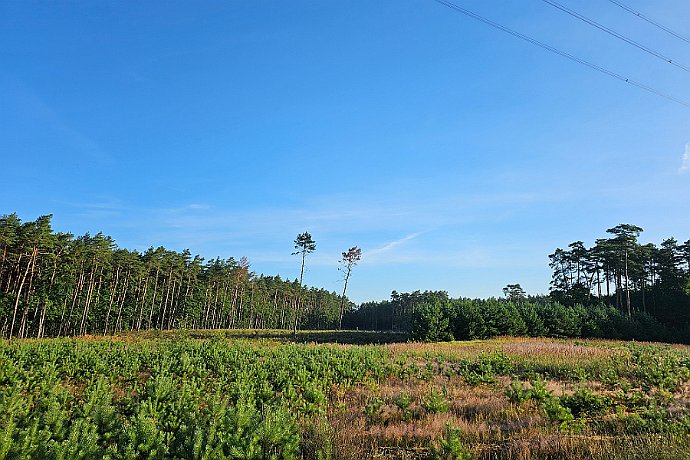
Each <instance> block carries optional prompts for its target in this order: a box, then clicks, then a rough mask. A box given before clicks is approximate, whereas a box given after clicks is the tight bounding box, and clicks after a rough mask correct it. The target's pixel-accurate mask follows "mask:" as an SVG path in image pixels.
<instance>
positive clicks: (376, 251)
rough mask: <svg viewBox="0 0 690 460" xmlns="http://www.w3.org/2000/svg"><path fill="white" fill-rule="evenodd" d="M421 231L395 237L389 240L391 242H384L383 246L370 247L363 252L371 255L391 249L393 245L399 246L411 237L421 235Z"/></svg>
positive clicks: (411, 238)
mask: <svg viewBox="0 0 690 460" xmlns="http://www.w3.org/2000/svg"><path fill="white" fill-rule="evenodd" d="M422 233H423V232H417V233H412V234H410V235H407V236H404V237H402V238H400V239H397V240H394V241H391V242H389V243H386V244H384V245H383V246H381V247H378V248H376V249H370V250H369V251H366V253H365V254H366V255H367V256H371V255H377V254H383V253H386V252H388V251H390V250H391V249H393V248H395V247H397V246H400V245H401V244H403V243H405V242H406V241H410V240H413V239H415V238H417V237H418V236H419V235H421V234H422Z"/></svg>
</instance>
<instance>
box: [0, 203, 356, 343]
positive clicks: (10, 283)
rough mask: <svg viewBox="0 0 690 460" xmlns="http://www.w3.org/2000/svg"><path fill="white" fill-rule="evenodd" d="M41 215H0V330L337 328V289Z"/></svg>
mask: <svg viewBox="0 0 690 460" xmlns="http://www.w3.org/2000/svg"><path fill="white" fill-rule="evenodd" d="M51 218H52V216H51V215H46V216H41V217H39V218H37V219H36V220H35V221H26V222H22V221H21V220H20V219H19V217H18V216H17V214H10V215H5V216H2V217H0V334H1V335H2V337H6V338H12V337H24V338H26V337H36V338H41V337H46V336H53V337H55V336H71V335H88V334H90V335H107V334H114V333H118V332H121V331H132V330H135V331H139V330H147V329H173V328H204V329H220V328H256V329H264V328H266V329H277V328H279V329H299V328H304V329H315V328H334V327H337V326H338V322H339V318H340V314H341V313H340V312H341V307H342V302H341V296H339V295H337V294H336V293H334V292H328V291H326V290H324V289H316V288H305V287H303V286H302V285H301V283H300V282H299V281H297V280H295V281H294V282H293V281H288V280H282V279H281V278H280V277H279V276H264V275H257V274H255V273H253V272H252V271H251V270H250V265H249V262H248V260H247V259H246V258H244V257H242V258H241V259H239V260H235V259H233V258H230V259H219V258H217V259H213V260H209V261H204V259H203V258H202V257H200V256H198V255H197V256H193V255H192V254H191V252H190V251H189V250H184V251H182V252H176V251H171V250H168V249H165V248H163V247H158V248H153V247H151V248H150V249H148V250H147V251H145V252H143V253H141V252H138V251H130V250H127V249H122V248H119V247H118V246H117V245H116V244H115V242H114V241H113V240H112V238H110V237H109V236H105V235H103V234H101V233H98V234H96V235H90V234H88V233H87V234H85V235H83V236H76V237H75V236H74V235H72V234H69V233H60V232H54V231H53V229H52V228H51ZM345 303H346V305H347V307H348V308H349V307H350V306H351V304H350V302H349V301H346V302H345Z"/></svg>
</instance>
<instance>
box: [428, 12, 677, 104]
mask: <svg viewBox="0 0 690 460" xmlns="http://www.w3.org/2000/svg"><path fill="white" fill-rule="evenodd" d="M434 1H435V2H436V3H440V4H441V5H444V6H447V7H448V8H450V9H452V10H455V11H457V12H459V13H462V14H464V15H465V16H469V17H471V18H473V19H476V20H477V21H480V22H483V23H484V24H486V25H488V26H491V27H493V28H495V29H498V30H501V31H503V32H506V33H508V34H510V35H512V36H514V37H517V38H519V39H521V40H524V41H526V42H528V43H531V44H533V45H535V46H538V47H540V48H543V49H545V50H547V51H550V52H552V53H554V54H557V55H559V56H562V57H564V58H567V59H570V60H571V61H574V62H577V63H578V64H582V65H584V66H587V67H589V68H590V69H594V70H596V71H598V72H601V73H604V74H606V75H608V76H610V77H613V78H616V79H618V80H621V81H624V82H625V83H629V84H631V85H633V86H636V87H638V88H640V89H643V90H645V91H648V92H650V93H652V94H656V95H657V96H660V97H663V98H665V99H668V100H670V101H673V102H675V103H677V104H680V105H683V106H685V107H690V102H688V101H686V100H684V99H680V98H677V97H674V96H671V95H670V94H667V93H664V92H661V91H659V90H657V89H654V88H652V87H651V86H648V85H645V84H644V83H640V82H637V81H635V80H631V79H629V78H627V77H624V76H623V75H620V74H618V73H616V72H613V71H612V70H609V69H607V68H605V67H601V66H599V65H597V64H593V63H591V62H589V61H585V60H584V59H581V58H579V57H577V56H573V55H572V54H570V53H566V52H565V51H561V50H559V49H557V48H554V47H553V46H550V45H547V44H546V43H543V42H540V41H539V40H535V39H534V38H531V37H528V36H527V35H524V34H522V33H520V32H517V31H515V30H513V29H509V28H508V27H505V26H502V25H501V24H498V23H496V22H493V21H492V20H490V19H487V18H485V17H484V16H480V15H478V14H477V13H473V12H472V11H470V10H468V9H465V8H463V7H461V6H459V5H456V4H455V3H451V2H449V1H446V0H434Z"/></svg>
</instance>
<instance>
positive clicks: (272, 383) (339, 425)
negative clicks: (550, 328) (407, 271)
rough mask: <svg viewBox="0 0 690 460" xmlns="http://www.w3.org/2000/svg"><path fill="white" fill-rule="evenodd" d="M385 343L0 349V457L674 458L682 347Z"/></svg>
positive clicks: (682, 408) (304, 336)
mask: <svg viewBox="0 0 690 460" xmlns="http://www.w3.org/2000/svg"><path fill="white" fill-rule="evenodd" d="M401 338H402V337H401V336H396V335H394V334H389V335H386V334H378V333H367V332H333V331H323V332H314V331H311V332H303V333H298V334H297V336H294V335H292V334H291V333H287V332H281V331H262V332H255V331H231V332H228V331H178V332H153V333H146V334H140V335H122V336H118V337H109V338H99V337H82V338H76V339H46V340H14V341H11V342H10V341H5V342H2V343H0V459H5V458H37V459H38V458H40V459H44V458H45V459H76V458H79V459H91V458H93V459H97V458H111V459H165V458H181V459H182V458H184V459H187V458H194V459H197V458H198V459H202V458H208V459H217V458H276V459H277V458H308V459H312V458H313V459H329V458H330V459H354V458H358V459H363V458H409V459H418V458H449V459H450V458H462V459H464V458H477V459H498V458H520V459H529V458H563V459H565V458H620V459H627V458H639V459H682V458H690V347H685V346H672V345H663V344H641V343H624V342H614V341H590V340H586V341H584V340H559V339H525V338H499V339H494V340H487V341H471V342H452V343H434V344H419V343H405V342H402V341H401ZM293 341H294V342H296V343H292V342H293ZM336 342H337V343H336ZM365 342H380V343H381V344H379V345H360V344H361V343H365Z"/></svg>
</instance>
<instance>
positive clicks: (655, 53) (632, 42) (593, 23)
mask: <svg viewBox="0 0 690 460" xmlns="http://www.w3.org/2000/svg"><path fill="white" fill-rule="evenodd" d="M542 1H543V2H544V3H548V4H549V5H551V6H553V7H555V8H558V9H559V10H561V11H563V12H564V13H568V14H569V15H571V16H573V17H575V18H577V19H579V20H580V21H583V22H586V23H587V24H589V25H591V26H594V27H596V28H597V29H599V30H602V31H604V32H606V33H607V34H609V35H612V36H614V37H616V38H617V39H619V40H623V41H624V42H626V43H628V44H630V45H632V46H634V47H635V48H638V49H640V50H642V51H644V52H645V53H649V54H651V55H652V56H654V57H656V58H659V59H661V60H662V61H666V62H668V63H669V64H671V65H674V66H676V67H678V68H680V69H683V70H685V71H686V72H690V68H689V67H686V66H684V65H683V64H679V63H678V62H676V61H674V60H673V59H671V58H669V57H667V56H664V55H663V54H661V53H659V52H658V51H654V50H653V49H651V48H649V47H647V46H645V45H642V44H641V43H638V42H636V41H635V40H633V39H631V38H628V37H626V36H625V35H623V34H620V33H618V32H616V31H615V30H612V29H610V28H608V27H606V26H604V25H602V24H599V23H598V22H596V21H594V20H592V19H589V18H588V17H585V16H583V15H581V14H580V13H578V12H576V11H573V10H571V9H570V8H568V7H567V6H563V5H561V4H560V3H557V2H554V1H553V0H542Z"/></svg>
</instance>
